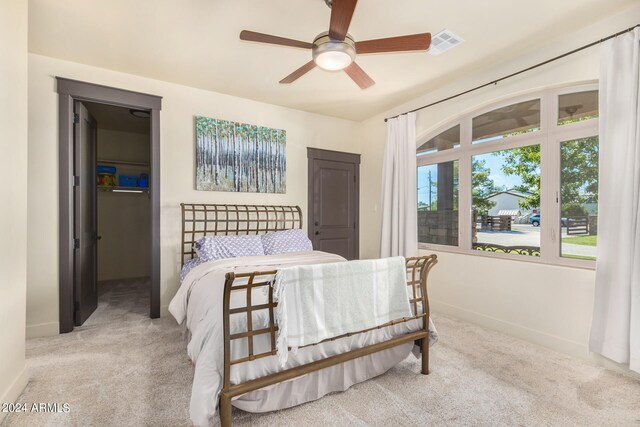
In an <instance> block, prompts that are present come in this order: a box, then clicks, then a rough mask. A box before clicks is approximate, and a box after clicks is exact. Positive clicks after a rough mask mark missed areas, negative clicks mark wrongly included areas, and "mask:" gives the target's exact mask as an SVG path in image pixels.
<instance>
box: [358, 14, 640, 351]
mask: <svg viewBox="0 0 640 427" xmlns="http://www.w3.org/2000/svg"><path fill="white" fill-rule="evenodd" d="M639 18H640V6H636V7H634V8H632V9H630V10H628V11H627V12H626V13H624V14H620V15H617V16H614V17H610V18H608V19H603V20H602V21H600V22H598V23H595V24H593V25H592V26H590V27H589V28H584V29H583V30H581V31H579V32H576V33H574V34H572V35H570V36H568V37H564V38H563V39H561V40H556V41H555V43H552V44H551V45H550V46H544V47H542V46H541V47H540V49H539V50H538V51H536V52H534V53H532V54H530V55H527V56H525V57H521V58H519V59H517V60H514V61H511V62H508V63H505V64H496V66H495V67H493V68H491V69H489V70H487V71H484V72H478V73H476V74H472V75H469V76H468V77H467V78H466V79H462V80H460V81H457V82H455V83H452V84H449V85H447V86H443V87H441V88H439V89H438V90H435V91H432V92H430V93H427V94H424V95H422V96H417V97H416V98H415V99H414V100H412V101H411V102H409V103H406V104H404V105H401V106H398V107H397V108H394V109H393V110H391V111H387V112H386V113H384V114H381V115H378V116H376V117H373V118H371V119H369V120H367V121H365V122H363V129H362V161H363V166H362V182H363V183H364V182H370V183H371V184H370V185H368V186H366V187H365V188H363V189H362V192H361V197H362V200H361V219H362V230H363V231H362V233H361V236H362V237H361V242H360V247H361V248H363V253H362V255H363V256H364V257H376V256H377V255H378V250H379V249H378V248H379V237H380V232H379V230H380V212H379V206H380V178H379V175H380V170H381V165H382V153H383V147H384V143H385V138H386V127H385V123H384V117H388V116H392V115H394V114H399V113H402V112H404V111H407V110H411V109H413V108H416V107H419V106H421V105H425V104H428V103H430V102H433V101H437V100H439V99H441V98H445V97H447V96H450V95H453V94H455V93H458V92H461V91H463V90H467V89H470V88H472V87H475V86H477V85H480V84H483V83H486V82H489V81H492V80H495V79H497V78H500V77H502V76H504V75H507V74H509V73H512V72H515V71H518V70H520V69H523V68H526V67H528V66H531V65H533V64H536V63H538V62H541V61H543V60H546V59H549V58H551V57H553V56H556V55H559V54H561V53H564V52H566V51H569V50H572V49H574V48H576V47H579V46H582V45H584V44H587V43H590V42H592V41H594V40H598V39H599V38H602V37H605V36H607V35H609V34H612V33H615V32H617V31H620V30H622V29H625V28H627V27H630V26H632V25H635V24H637V22H638V20H639ZM445 56H446V54H445ZM598 74H599V49H598V48H597V47H595V48H590V49H588V50H585V51H582V52H580V53H577V54H575V55H572V56H570V57H567V58H565V59H562V60H560V61H557V62H554V63H551V64H548V65H546V66H544V67H542V68H538V69H536V70H534V71H530V72H527V73H525V74H522V75H520V76H517V77H514V78H512V79H509V80H506V81H504V82H501V83H499V84H498V85H495V86H490V87H487V88H484V89H481V90H479V91H476V92H473V93H470V94H467V95H463V96H461V97H459V98H456V99H454V100H451V101H448V102H445V103H442V104H440V105H438V106H434V107H431V108H428V109H425V110H421V111H420V112H419V113H418V116H417V123H416V126H417V135H418V136H419V138H424V137H426V136H427V135H428V134H429V133H431V132H433V131H434V130H435V129H437V128H438V127H439V126H442V125H444V124H445V123H446V122H448V121H450V120H453V119H455V118H456V117H458V116H460V115H462V114H463V113H467V112H470V111H473V110H475V109H477V108H478V107H481V106H483V105H487V104H489V103H493V102H496V101H499V100H500V99H504V98H509V97H511V96H514V95H517V94H520V93H524V92H529V91H532V90H537V89H541V88H547V87H551V86H558V85H567V84H574V83H578V82H585V81H594V80H596V79H597V78H598ZM438 256H439V257H440V262H439V264H438V265H437V266H436V267H435V268H434V270H433V273H432V276H431V277H430V281H431V282H430V297H431V299H432V301H433V308H434V309H435V310H437V311H441V312H446V313H450V314H453V315H455V316H457V317H460V318H464V319H467V320H470V321H472V322H476V323H479V324H483V325H486V326H490V327H493V328H496V329H499V330H502V331H504V332H507V333H510V334H512V335H516V336H519V337H522V338H525V339H529V340H531V341H534V342H537V343H540V344H543V345H546V346H549V347H551V348H554V349H557V350H560V351H564V352H567V353H571V354H574V355H577V356H581V357H585V358H588V357H592V356H589V353H588V349H587V343H588V335H589V328H590V322H591V314H592V306H593V295H594V281H595V274H594V272H593V271H592V270H581V269H575V268H568V267H555V266H549V265H542V264H537V263H531V262H524V261H518V260H516V259H514V260H513V261H511V260H502V259H490V258H487V257H482V256H479V255H462V254H455V253H444V252H441V253H438Z"/></svg>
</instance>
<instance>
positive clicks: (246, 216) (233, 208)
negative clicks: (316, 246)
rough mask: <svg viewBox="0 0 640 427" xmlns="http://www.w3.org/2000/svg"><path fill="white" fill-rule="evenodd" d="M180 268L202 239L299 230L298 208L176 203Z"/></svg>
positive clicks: (299, 216) (300, 212)
mask: <svg viewBox="0 0 640 427" xmlns="http://www.w3.org/2000/svg"><path fill="white" fill-rule="evenodd" d="M180 206H181V207H182V265H184V263H185V261H187V260H190V259H192V258H193V257H194V256H195V251H194V249H193V244H194V243H195V242H196V241H197V240H198V239H200V238H201V237H203V236H207V235H211V236H220V235H222V236H227V235H239V234H265V233H269V232H273V231H281V230H290V229H292V228H302V209H300V206H268V205H217V204H201V203H200V204H196V203H180Z"/></svg>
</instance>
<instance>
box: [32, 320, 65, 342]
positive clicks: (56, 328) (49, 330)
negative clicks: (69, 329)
mask: <svg viewBox="0 0 640 427" xmlns="http://www.w3.org/2000/svg"><path fill="white" fill-rule="evenodd" d="M26 332H27V339H30V338H40V337H49V336H51V335H58V334H59V333H60V323H59V322H48V323H38V324H37V325H27V328H26Z"/></svg>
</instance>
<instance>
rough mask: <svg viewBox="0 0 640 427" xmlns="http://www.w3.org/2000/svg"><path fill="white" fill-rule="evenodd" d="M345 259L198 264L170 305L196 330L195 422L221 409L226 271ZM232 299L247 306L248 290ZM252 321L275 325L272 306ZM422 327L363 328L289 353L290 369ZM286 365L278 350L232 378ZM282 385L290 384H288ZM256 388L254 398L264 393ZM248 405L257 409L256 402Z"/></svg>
mask: <svg viewBox="0 0 640 427" xmlns="http://www.w3.org/2000/svg"><path fill="white" fill-rule="evenodd" d="M341 261H345V259H344V258H342V257H340V256H338V255H334V254H329V253H325V252H319V251H313V252H300V253H287V254H282V255H269V256H256V257H242V258H232V259H224V260H217V261H210V262H206V263H203V264H201V265H198V266H197V267H195V268H193V269H192V270H191V271H190V272H189V273H188V274H187V275H186V277H185V278H184V281H183V283H182V285H181V287H180V288H179V290H178V292H177V293H176V295H175V297H174V298H173V300H172V301H171V303H170V305H169V311H170V312H171V314H172V315H173V316H174V317H175V319H176V320H177V321H178V323H180V324H183V323H184V324H185V325H186V327H187V329H188V330H189V332H190V341H189V344H188V346H187V352H188V354H189V357H190V358H191V360H192V361H193V362H194V364H195V371H194V379H193V388H192V392H191V405H190V416H191V420H192V421H193V423H194V424H196V425H199V426H200V425H201V426H206V425H208V424H209V418H210V417H212V416H214V415H215V414H216V410H217V406H218V393H219V392H220V390H221V388H222V381H223V371H224V343H223V320H222V313H223V297H224V282H225V275H226V273H228V272H235V273H245V272H253V271H270V270H276V269H278V268H281V267H287V266H295V265H311V264H323V263H332V262H341ZM251 298H252V304H262V303H266V302H267V296H266V295H265V292H263V288H256V289H254V291H253V292H252V294H251ZM230 305H231V308H234V307H242V306H245V305H246V291H237V292H232V295H231V301H230ZM252 322H253V328H254V329H260V328H263V327H267V326H268V325H269V313H268V311H267V310H261V311H254V312H253V316H252ZM421 327H422V321H421V320H412V321H409V322H403V323H399V324H397V325H394V326H393V327H389V328H384V329H381V330H375V331H370V332H367V333H365V334H362V336H359V335H354V336H351V337H347V338H341V339H338V340H335V341H330V342H327V343H322V344H318V345H316V346H311V347H305V348H302V349H300V350H299V351H298V354H297V355H296V356H292V357H290V358H289V361H288V362H287V364H286V366H285V369H287V368H290V367H293V366H298V365H301V364H304V363H309V362H311V361H313V360H318V359H322V358H326V357H328V356H330V355H333V354H338V353H342V352H345V351H349V350H351V349H353V348H359V347H362V346H366V345H370V344H373V343H376V342H381V341H384V340H388V339H390V338H391V337H393V336H398V335H402V334H406V333H409V332H413V331H416V330H419V329H420V328H421ZM230 329H231V333H239V332H244V331H246V329H247V319H246V314H244V313H241V314H235V315H232V316H231V324H230ZM430 329H431V325H430ZM431 333H432V337H431V339H430V342H434V341H435V339H437V335H436V333H435V329H433V330H431ZM236 341H238V342H237V343H236V342H235V341H234V342H233V343H232V344H234V345H232V348H231V353H232V358H233V359H236V358H239V357H243V356H246V354H247V345H246V342H247V341H246V340H236ZM270 349H271V342H270V339H269V336H268V334H264V335H259V336H257V337H255V338H254V353H260V352H264V351H270ZM372 356H375V355H372ZM400 357H401V356H400ZM280 370H282V368H281V367H280V366H279V363H278V360H277V357H275V356H271V357H266V358H263V359H259V360H255V361H253V362H248V363H242V364H239V365H234V366H233V367H232V369H231V383H232V384H237V383H241V382H245V381H249V380H251V379H254V378H259V377H262V376H265V375H268V374H271V373H273V372H277V371H280ZM378 374H379V373H378ZM376 375H377V374H376ZM369 377H370V376H369ZM292 381H293V380H292ZM347 386H348V385H347ZM280 388H281V389H284V388H283V387H280ZM252 393H253V397H254V398H255V396H257V395H259V393H255V392H252ZM272 394H273V393H272ZM241 398H242V396H241ZM251 398H252V397H251V396H249V397H248V399H251ZM302 401H306V400H302ZM302 401H301V402H302ZM291 404H292V403H290V405H291ZM293 404H295V402H294V403H293ZM248 408H249V409H251V408H252V407H248ZM265 408H266V407H265Z"/></svg>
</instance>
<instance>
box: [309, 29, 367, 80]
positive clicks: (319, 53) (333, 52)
mask: <svg viewBox="0 0 640 427" xmlns="http://www.w3.org/2000/svg"><path fill="white" fill-rule="evenodd" d="M311 55H312V56H313V61H314V62H315V63H316V65H317V66H318V67H320V68H322V69H323V70H327V71H339V70H344V69H345V68H347V67H348V66H349V65H351V63H352V62H353V61H354V60H355V59H356V47H355V42H354V41H353V39H352V38H351V37H349V36H347V37H346V38H345V39H344V41H338V40H332V39H331V38H329V36H328V34H327V33H322V34H320V35H319V36H318V37H316V39H315V40H314V41H313V48H312V51H311Z"/></svg>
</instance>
